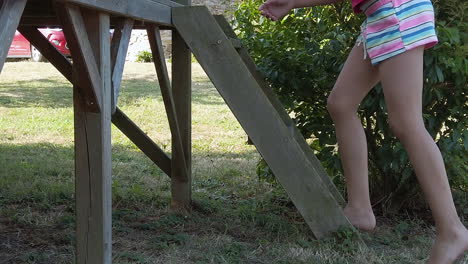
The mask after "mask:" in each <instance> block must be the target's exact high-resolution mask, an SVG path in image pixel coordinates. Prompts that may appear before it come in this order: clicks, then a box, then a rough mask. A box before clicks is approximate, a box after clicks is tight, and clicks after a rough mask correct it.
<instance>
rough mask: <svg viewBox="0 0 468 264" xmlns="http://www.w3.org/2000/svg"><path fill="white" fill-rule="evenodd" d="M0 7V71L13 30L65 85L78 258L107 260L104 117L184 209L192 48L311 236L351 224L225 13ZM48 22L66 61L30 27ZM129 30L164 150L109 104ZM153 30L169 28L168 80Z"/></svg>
mask: <svg viewBox="0 0 468 264" xmlns="http://www.w3.org/2000/svg"><path fill="white" fill-rule="evenodd" d="M0 5H1V9H0V71H1V69H2V67H3V64H4V61H5V58H6V55H7V53H8V49H9V47H10V45H11V42H12V38H13V35H14V33H15V30H16V29H18V30H19V31H20V32H21V33H22V34H23V35H24V36H25V37H26V38H27V39H28V40H29V41H30V42H31V43H32V44H33V45H34V46H35V47H36V48H37V49H38V50H39V51H40V52H41V53H42V54H43V55H44V57H46V58H47V59H48V60H49V62H51V63H52V64H53V65H54V66H55V67H56V68H57V69H58V70H59V71H60V73H62V74H63V75H64V76H65V77H66V78H67V79H68V80H69V81H70V82H71V83H72V84H73V105H74V119H75V176H76V212H77V217H76V221H77V230H76V232H77V241H76V247H77V250H76V254H77V260H76V262H77V263H79V264H82V263H111V244H112V238H111V237H112V236H111V234H112V228H111V219H112V212H111V134H110V133H111V122H112V123H114V124H115V125H116V126H117V127H118V128H119V129H120V130H121V131H122V132H123V133H124V134H125V135H127V136H128V137H129V138H130V139H131V140H132V141H133V142H134V143H135V144H136V145H137V146H138V147H139V148H140V149H141V150H142V151H143V152H144V153H145V154H146V155H147V156H148V157H149V158H150V159H151V160H152V161H153V162H154V163H155V164H156V165H157V166H159V167H160V168H161V170H162V171H163V172H164V173H166V174H167V175H168V176H169V177H170V180H171V186H172V187H171V192H172V202H171V206H172V207H175V208H188V207H190V204H191V178H192V175H191V52H193V54H194V55H195V56H196V58H197V59H198V61H199V62H200V64H201V65H202V67H203V69H204V70H205V71H206V73H207V74H208V76H209V77H210V79H211V80H212V82H213V83H214V85H215V86H216V88H217V89H218V91H219V92H220V94H221V95H222V97H223V98H224V100H225V101H226V103H227V104H228V106H229V107H230V109H231V110H232V111H233V113H234V115H235V116H236V118H237V119H238V120H239V122H240V124H241V125H242V127H243V128H244V130H245V131H246V132H247V134H248V135H249V137H250V138H251V140H252V141H253V143H254V144H255V146H256V147H257V149H258V151H259V152H260V153H261V155H262V156H263V157H264V158H265V160H266V161H267V163H268V164H269V166H270V167H271V169H272V170H273V172H274V173H275V175H276V177H277V178H278V180H279V181H280V183H281V184H282V185H283V186H284V188H285V189H286V191H287V193H288V194H289V196H290V197H291V200H292V201H293V202H294V204H295V205H296V207H297V208H298V210H299V212H300V213H301V214H302V216H303V217H304V219H305V220H306V222H307V224H308V225H309V226H310V228H311V229H312V231H313V233H314V235H315V236H316V237H317V238H320V237H322V236H324V235H326V234H327V233H329V232H330V231H334V230H336V229H337V228H338V227H340V226H343V225H345V226H349V222H348V221H347V219H346V218H345V216H344V215H343V212H342V210H341V206H342V205H343V203H344V201H343V198H342V197H341V196H340V194H339V193H338V191H337V190H336V188H335V186H334V185H333V183H332V182H331V181H330V179H329V177H328V176H327V175H326V173H325V171H324V169H323V168H322V167H321V166H320V162H319V161H318V160H317V159H316V157H315V156H314V154H313V153H312V151H311V149H310V148H309V146H308V145H307V143H306V141H305V140H304V138H303V137H302V135H301V134H300V133H299V131H298V129H297V128H296V127H295V125H294V123H293V121H292V120H291V119H290V117H289V116H288V114H287V113H286V111H285V110H284V109H283V107H282V106H281V104H280V102H279V101H278V99H277V98H276V97H275V95H274V94H273V92H272V91H271V90H270V88H269V87H268V86H267V85H266V83H265V82H264V80H263V78H262V77H261V75H260V74H259V73H258V72H257V70H256V67H255V64H254V63H253V61H252V59H251V58H250V56H249V55H248V52H247V50H246V49H244V48H243V47H242V45H241V42H240V40H239V39H237V37H236V35H235V33H234V31H233V30H232V28H231V27H230V25H229V24H228V22H227V21H226V20H225V19H224V17H222V16H213V15H211V14H210V12H209V11H208V9H207V8H206V7H203V6H190V0H174V1H169V0H0ZM52 26H57V27H62V28H63V30H64V33H65V36H66V38H67V41H68V43H69V47H70V50H71V54H72V57H73V64H71V63H70V62H69V61H68V60H67V59H66V58H65V57H63V56H62V55H61V54H60V53H59V52H58V51H57V50H56V49H55V48H54V47H53V46H52V45H51V44H50V43H49V42H48V40H47V39H46V38H44V37H43V36H42V34H41V33H40V32H39V31H38V30H37V29H38V28H40V27H52ZM110 28H114V29H115V31H114V35H113V37H112V40H111V41H109V39H110V38H111V36H110V33H109V29H110ZM134 28H140V29H146V30H147V32H148V37H149V41H150V46H151V50H152V53H153V56H154V64H155V68H156V72H157V75H158V80H159V85H160V88H161V93H162V96H163V99H164V105H165V108H166V112H167V115H168V120H169V125H170V131H171V135H172V155H171V156H170V157H169V155H167V154H166V153H164V152H163V151H162V150H161V149H160V148H159V147H158V146H157V145H156V144H155V143H154V142H153V141H152V140H151V139H150V138H149V137H148V136H147V135H145V134H144V133H143V131H142V130H141V129H139V128H138V126H137V125H136V124H134V123H133V122H132V121H131V120H130V119H129V118H128V117H127V116H126V115H125V114H124V113H123V112H122V111H121V110H120V109H119V108H118V106H117V105H118V96H119V92H120V84H121V79H122V72H123V66H124V63H125V56H126V53H127V47H128V42H129V39H130V34H131V31H132V29H134ZM161 30H172V33H173V34H172V36H173V63H172V67H173V68H172V83H171V81H170V78H169V75H168V70H167V68H166V63H165V58H164V52H163V49H162V42H161V35H160V31H161Z"/></svg>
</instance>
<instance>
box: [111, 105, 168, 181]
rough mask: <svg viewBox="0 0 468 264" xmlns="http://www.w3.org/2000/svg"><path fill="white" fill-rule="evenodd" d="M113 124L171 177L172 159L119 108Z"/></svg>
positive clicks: (114, 115)
mask: <svg viewBox="0 0 468 264" xmlns="http://www.w3.org/2000/svg"><path fill="white" fill-rule="evenodd" d="M112 123H114V125H115V126H116V127H117V128H119V129H120V131H122V133H124V134H125V135H126V136H127V137H128V138H129V139H130V140H131V141H132V142H133V143H135V145H136V146H137V147H138V148H139V149H140V150H141V151H143V153H145V155H146V156H148V158H150V159H151V160H152V161H153V162H154V163H155V164H156V165H158V167H159V168H161V170H162V171H163V172H164V173H166V174H167V175H168V176H169V177H171V158H169V156H168V155H167V154H166V153H164V151H163V150H162V149H161V148H159V147H158V145H156V143H154V142H153V140H151V139H150V138H149V137H148V136H147V135H146V134H145V132H143V131H142V130H141V129H140V128H139V127H138V126H137V125H136V124H135V123H133V122H132V120H130V118H128V117H127V116H126V115H125V114H124V113H123V112H122V110H120V109H119V108H117V110H116V111H115V113H114V114H113V115H112Z"/></svg>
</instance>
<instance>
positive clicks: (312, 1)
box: [259, 0, 343, 21]
mask: <svg viewBox="0 0 468 264" xmlns="http://www.w3.org/2000/svg"><path fill="white" fill-rule="evenodd" d="M340 1H343V0H267V1H266V2H265V3H264V4H263V5H261V6H260V8H259V10H260V11H261V12H262V15H263V16H265V17H268V18H270V19H271V20H273V21H277V20H278V19H280V18H282V17H284V16H285V15H286V14H287V13H289V11H291V9H294V8H302V7H309V6H317V5H327V4H333V3H337V2H340Z"/></svg>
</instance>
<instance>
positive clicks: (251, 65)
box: [214, 15, 346, 206]
mask: <svg viewBox="0 0 468 264" xmlns="http://www.w3.org/2000/svg"><path fill="white" fill-rule="evenodd" d="M214 17H215V19H216V21H217V22H218V24H219V26H220V27H221V28H222V30H223V31H224V33H225V34H226V36H228V37H229V38H230V39H231V42H233V40H236V41H234V43H238V42H241V41H240V39H238V38H237V35H236V33H235V32H234V30H233V29H232V27H231V25H230V24H229V22H228V21H227V20H226V18H225V17H224V16H222V15H217V16H214ZM237 41H238V42H237ZM234 43H233V46H234V47H236V48H238V53H239V55H240V57H241V58H242V60H243V61H244V63H245V65H246V66H247V68H248V69H249V71H250V73H251V74H252V75H253V76H254V78H255V80H256V81H257V83H258V84H259V85H260V87H261V88H262V90H263V92H264V93H265V95H266V96H267V98H268V99H269V100H270V102H271V103H272V105H273V106H274V107H275V108H276V111H277V112H278V113H279V114H280V117H281V118H282V119H283V121H284V122H285V123H290V122H292V120H291V118H290V117H289V115H288V113H287V112H286V111H285V110H284V107H283V106H282V104H281V102H280V101H279V99H278V97H276V95H275V93H274V91H273V90H272V89H271V88H270V86H269V85H268V84H267V83H266V81H265V79H264V78H263V76H262V74H261V73H260V71H259V70H258V69H257V66H256V65H255V62H254V61H253V59H252V57H250V55H249V52H248V50H247V49H246V48H244V47H242V45H241V44H240V45H238V47H237V46H236V44H234ZM292 126H294V131H293V132H294V138H295V139H296V140H297V142H298V144H299V145H300V146H301V148H302V149H303V151H304V152H305V153H306V154H307V157H308V158H309V161H310V162H311V163H312V164H313V165H314V169H315V171H316V172H317V174H318V175H320V177H321V178H322V181H323V182H324V183H325V184H326V185H327V187H328V189H329V190H330V192H331V193H332V194H333V196H334V197H335V200H336V201H337V202H338V203H339V204H340V205H341V206H345V205H346V202H345V200H344V199H343V196H342V195H341V194H340V192H339V191H338V189H337V188H336V186H335V185H334V184H333V182H332V181H331V179H330V177H329V176H328V174H327V172H326V171H325V169H324V168H323V166H322V164H321V163H320V161H319V160H318V159H317V157H316V156H315V154H314V152H313V151H312V149H311V148H310V146H309V145H308V144H307V142H306V141H305V139H304V137H303V136H302V134H301V132H300V131H299V129H297V127H296V126H295V124H292Z"/></svg>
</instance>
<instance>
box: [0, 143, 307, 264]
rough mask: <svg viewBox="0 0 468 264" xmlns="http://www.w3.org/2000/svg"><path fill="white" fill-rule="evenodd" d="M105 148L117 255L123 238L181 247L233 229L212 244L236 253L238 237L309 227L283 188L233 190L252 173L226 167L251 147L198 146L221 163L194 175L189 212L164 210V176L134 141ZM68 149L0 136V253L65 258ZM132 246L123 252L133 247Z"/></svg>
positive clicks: (15, 257)
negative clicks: (1, 140) (215, 149)
mask: <svg viewBox="0 0 468 264" xmlns="http://www.w3.org/2000/svg"><path fill="white" fill-rule="evenodd" d="M112 150H113V155H112V157H113V190H112V191H113V222H114V223H113V230H114V231H113V232H114V239H115V241H116V243H115V246H114V248H115V252H116V253H115V254H117V255H116V256H115V257H116V258H124V257H125V258H127V257H128V256H127V255H125V254H124V255H122V256H120V255H119V254H118V252H124V251H126V250H129V248H128V246H129V245H130V244H132V245H133V246H132V248H134V245H137V244H142V248H141V249H142V250H143V251H145V252H146V253H148V255H152V254H149V253H150V252H154V251H155V250H157V251H164V250H166V249H169V248H173V247H180V248H185V247H186V246H188V244H189V242H190V241H192V240H193V239H194V237H198V236H200V237H201V238H205V237H206V236H207V235H210V236H220V237H226V236H228V237H232V238H233V239H234V240H235V241H237V242H234V246H232V245H230V244H229V246H220V248H217V249H215V250H220V251H223V252H224V250H227V253H226V254H228V255H229V254H231V253H232V252H231V250H240V251H241V252H239V254H241V253H242V252H244V250H247V248H245V249H244V246H245V245H244V243H252V242H254V241H256V240H257V239H258V238H259V237H261V239H267V240H274V239H278V238H279V237H281V236H283V238H284V236H286V235H288V236H290V237H291V236H292V237H294V236H297V235H298V234H301V233H302V234H303V233H304V232H306V233H307V232H308V231H307V228H306V225H305V224H304V222H303V221H302V220H301V218H300V216H299V214H298V213H297V212H296V210H295V209H294V208H293V207H292V204H291V203H290V202H289V201H288V199H287V197H286V196H284V193H283V196H281V195H279V196H278V195H277V194H275V195H273V194H272V193H270V194H266V195H263V194H260V193H259V195H258V197H255V196H254V197H252V196H249V197H240V196H239V192H241V190H240V189H242V188H246V187H245V186H246V185H245V182H246V181H251V184H248V185H247V186H248V187H247V188H251V189H252V190H255V189H256V188H257V186H256V183H255V182H256V180H255V179H254V180H252V179H247V178H245V177H243V176H244V175H242V173H240V174H238V173H230V174H229V175H226V174H225V173H226V172H229V171H230V170H233V167H231V165H230V161H229V160H230V159H232V160H236V161H237V162H238V160H239V159H245V157H249V156H251V155H252V153H251V152H253V151H249V152H247V153H212V152H211V153H200V155H204V156H207V157H210V159H214V158H216V157H218V156H219V157H220V158H222V159H223V162H224V166H222V169H223V170H221V171H219V170H213V171H212V172H211V173H210V174H203V175H196V176H195V177H197V180H196V181H195V182H194V200H195V201H196V206H195V209H194V211H193V213H192V214H190V216H187V215H185V216H184V215H181V214H179V213H172V212H170V211H168V210H167V207H168V205H169V200H170V180H169V178H168V177H167V176H166V175H164V174H163V173H162V172H161V171H160V170H159V169H158V168H157V167H156V166H155V165H154V164H153V163H152V162H151V161H150V160H149V159H148V158H146V157H145V156H144V155H143V154H142V153H140V152H139V151H138V150H136V149H135V147H134V146H133V145H113V149H112ZM73 157H74V154H73V146H63V145H55V144H48V143H40V144H25V145H18V144H0V164H2V165H3V166H1V167H0V228H1V230H2V232H0V239H1V241H8V245H9V246H8V247H0V257H2V258H3V259H9V260H11V262H8V263H43V262H42V260H48V261H50V262H49V263H71V259H72V258H73V255H74V252H73V251H74V249H73V244H74V239H75V238H74V229H75V224H74V222H75V216H74V214H75V209H74V199H75V195H74V173H73V166H74V165H73ZM233 163H234V162H233ZM234 169H235V168H234ZM226 181H228V182H226ZM242 184H243V186H244V187H241V186H242ZM223 189H224V190H223ZM207 190H209V191H207ZM257 192H258V190H255V193H257ZM278 197H280V198H278ZM301 221H302V222H301ZM18 232H19V233H20V234H18ZM294 234H295V235H294ZM309 235H310V234H309ZM293 239H295V238H293ZM5 243H6V242H5ZM239 243H240V244H239ZM10 246H11V247H10ZM225 247H227V248H225ZM231 247H234V248H231ZM238 247H240V248H238ZM245 247H248V246H245ZM197 250H198V249H197ZM200 250H201V249H200ZM134 251H135V250H130V251H129V252H133V253H132V254H137V253H135V252H134ZM146 253H145V254H143V255H146ZM223 254H224V253H223ZM229 256H230V255H229ZM229 256H227V257H229ZM231 257H232V256H231ZM237 258H238V257H236V259H237ZM239 258H240V256H239ZM28 261H29V262H28ZM44 263H45V262H44Z"/></svg>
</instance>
